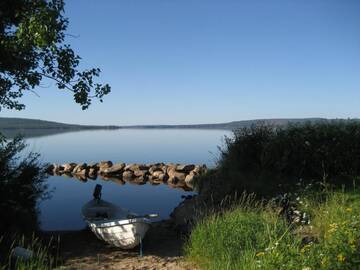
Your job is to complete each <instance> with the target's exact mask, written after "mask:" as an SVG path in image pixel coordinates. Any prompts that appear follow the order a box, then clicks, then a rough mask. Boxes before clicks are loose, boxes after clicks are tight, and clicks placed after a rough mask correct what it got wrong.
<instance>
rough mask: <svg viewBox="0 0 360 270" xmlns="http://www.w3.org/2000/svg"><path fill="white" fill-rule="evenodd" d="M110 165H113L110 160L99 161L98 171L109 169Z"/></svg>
mask: <svg viewBox="0 0 360 270" xmlns="http://www.w3.org/2000/svg"><path fill="white" fill-rule="evenodd" d="M112 165H113V163H112V162H111V161H110V160H103V161H100V162H99V164H98V166H99V168H100V169H106V168H110V167H111V166H112Z"/></svg>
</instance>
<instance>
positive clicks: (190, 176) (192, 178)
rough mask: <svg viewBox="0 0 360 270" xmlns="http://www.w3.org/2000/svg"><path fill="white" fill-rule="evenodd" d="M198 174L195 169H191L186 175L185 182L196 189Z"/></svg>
mask: <svg viewBox="0 0 360 270" xmlns="http://www.w3.org/2000/svg"><path fill="white" fill-rule="evenodd" d="M196 176H197V173H196V172H194V171H191V172H190V173H189V174H188V175H187V176H186V177H185V183H186V185H187V186H188V187H190V188H191V189H194V182H195V178H196Z"/></svg>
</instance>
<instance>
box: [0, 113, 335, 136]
mask: <svg viewBox="0 0 360 270" xmlns="http://www.w3.org/2000/svg"><path fill="white" fill-rule="evenodd" d="M339 120H340V119H339ZM326 121H331V119H326V118H283V119H281V118H279V119H256V120H243V121H233V122H228V123H216V124H195V125H190V124H189V125H133V126H115V125H112V126H97V125H75V124H65V123H59V122H53V121H44V120H38V119H26V118H7V117H0V132H1V133H3V134H4V135H5V136H7V137H13V136H14V135H16V134H18V133H21V134H23V135H24V136H26V137H34V136H44V135H51V134H56V133H61V132H69V131H77V130H79V131H80V130H91V129H121V128H145V129H155V128H158V129H170V128H184V129H185V128H188V129H189V128H192V129H224V130H234V129H237V128H241V127H249V126H251V125H253V124H255V125H256V124H260V123H263V124H271V125H274V126H285V125H288V124H289V123H304V122H326Z"/></svg>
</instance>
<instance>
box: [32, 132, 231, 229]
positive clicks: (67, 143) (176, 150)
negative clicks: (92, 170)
mask: <svg viewBox="0 0 360 270" xmlns="http://www.w3.org/2000/svg"><path fill="white" fill-rule="evenodd" d="M224 135H228V136H230V135H231V132H229V131H226V130H199V129H120V130H92V131H77V132H70V133H61V134H56V135H51V136H43V137H37V138H28V139H27V143H28V144H29V148H28V149H29V150H31V151H35V152H38V153H41V160H42V161H43V162H49V163H59V164H62V163H66V162H76V163H79V162H87V163H90V162H98V161H101V160H111V161H113V162H125V163H156V162H165V163H168V162H173V163H194V164H206V165H207V166H208V167H211V166H213V165H214V164H215V162H216V159H217V158H218V154H219V152H218V148H217V147H218V146H222V144H223V138H224ZM47 183H48V186H49V190H52V193H51V198H50V199H48V200H45V201H42V202H40V203H39V210H40V214H39V215H40V216H39V219H40V222H41V228H42V229H43V230H78V229H82V228H84V227H85V223H84V222H83V220H82V217H81V214H80V211H81V207H82V205H83V204H85V203H86V202H87V201H89V200H90V199H92V192H93V189H94V187H95V185H96V184H101V185H102V186H103V191H102V193H103V196H102V197H103V199H105V200H108V201H111V202H113V203H115V204H118V205H120V206H122V207H124V208H128V209H130V210H132V211H134V212H136V213H138V214H148V213H158V214H160V217H161V218H162V219H165V218H167V217H168V216H169V214H170V213H171V212H172V210H173V209H174V207H176V206H177V205H178V204H179V203H180V202H181V200H182V198H181V196H182V195H189V194H191V192H190V193H189V192H185V191H183V190H181V189H174V188H171V187H169V186H167V185H163V184H161V185H158V186H152V185H150V184H145V185H131V184H125V185H121V184H119V183H116V182H113V181H104V180H101V179H99V178H98V180H88V181H87V182H81V181H78V180H76V178H66V177H62V176H51V177H49V178H48V179H47Z"/></svg>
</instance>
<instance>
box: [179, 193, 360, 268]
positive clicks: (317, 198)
mask: <svg viewBox="0 0 360 270" xmlns="http://www.w3.org/2000/svg"><path fill="white" fill-rule="evenodd" d="M300 202H301V203H300V207H301V208H302V210H305V211H307V212H308V213H309V214H310V216H311V218H312V219H311V222H310V225H308V226H306V227H302V228H299V227H295V226H293V225H289V224H288V223H287V222H285V220H284V219H283V218H281V217H279V216H278V215H277V214H276V211H274V208H273V207H271V206H269V205H259V204H258V205H256V204H255V205H254V204H252V205H251V203H250V204H249V203H246V204H243V203H241V204H238V205H236V206H234V207H233V208H232V209H230V210H228V211H225V212H223V213H217V214H212V215H210V216H209V217H207V218H205V219H204V220H202V221H201V222H200V223H198V224H197V225H196V227H195V228H194V230H193V231H192V234H191V236H190V238H189V241H188V243H187V245H186V247H185V252H186V254H187V258H188V260H190V261H192V262H194V263H195V264H196V265H198V266H199V267H200V268H201V269H239V270H242V269H244V270H245V269H249V270H251V269H266V270H272V269H274V270H275V269H276V270H279V269H299V270H310V269H311V270H314V269H326V270H331V269H334V270H335V269H360V193H359V191H353V192H345V191H322V192H314V193H310V194H308V195H306V196H303V197H302V198H301V200H300ZM300 229H302V230H300ZM304 231H306V235H307V236H311V237H313V238H314V239H316V240H315V241H313V242H311V243H307V244H306V243H304V242H303V239H304V236H305V234H304Z"/></svg>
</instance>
